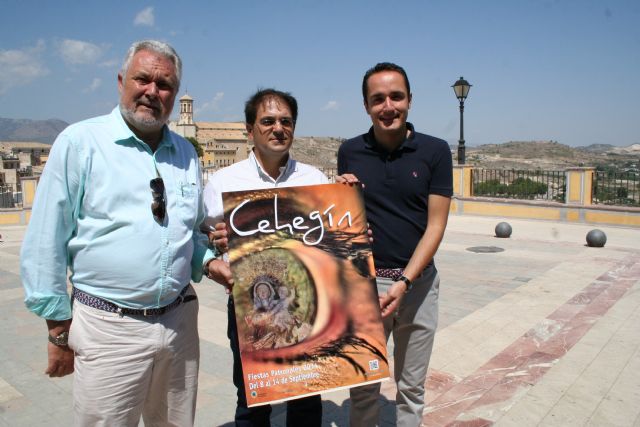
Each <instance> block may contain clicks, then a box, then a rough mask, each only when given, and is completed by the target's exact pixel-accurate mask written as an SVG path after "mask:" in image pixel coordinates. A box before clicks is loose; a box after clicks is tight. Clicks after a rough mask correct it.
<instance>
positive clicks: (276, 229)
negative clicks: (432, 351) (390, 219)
mask: <svg viewBox="0 0 640 427" xmlns="http://www.w3.org/2000/svg"><path fill="white" fill-rule="evenodd" d="M222 198H223V203H224V212H225V221H226V223H227V229H228V230H229V233H230V234H229V262H230V265H231V271H232V272H233V279H234V286H233V298H234V302H235V316H236V322H237V325H238V340H239V342H240V356H241V360H242V371H243V374H244V383H245V392H246V397H247V403H248V406H250V407H251V406H256V405H262V404H267V403H274V402H279V401H285V400H289V399H294V398H299V397H302V396H309V395H314V394H319V393H322V392H325V391H330V390H336V389H340V388H347V387H353V386H356V385H362V384H368V383H373V382H379V381H382V380H384V379H387V378H388V377H389V365H388V360H387V351H386V345H385V338H384V331H383V327H382V320H381V317H380V309H379V305H378V296H377V291H376V286H375V278H374V277H375V276H374V274H375V273H374V271H375V270H374V266H373V258H372V254H371V249H370V246H369V239H368V235H367V220H366V215H365V210H364V200H363V196H362V189H361V188H360V187H358V186H348V185H343V184H326V185H313V186H304V187H287V188H274V189H267V190H253V191H236V192H227V193H223V194H222Z"/></svg>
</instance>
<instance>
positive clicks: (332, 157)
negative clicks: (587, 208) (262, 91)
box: [291, 136, 640, 171]
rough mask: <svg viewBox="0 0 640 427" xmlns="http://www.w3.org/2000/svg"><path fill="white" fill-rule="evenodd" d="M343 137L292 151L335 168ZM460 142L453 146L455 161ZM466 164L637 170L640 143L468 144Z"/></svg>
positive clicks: (302, 142) (303, 143) (298, 144)
mask: <svg viewBox="0 0 640 427" xmlns="http://www.w3.org/2000/svg"><path fill="white" fill-rule="evenodd" d="M342 141H343V139H341V138H327V137H317V136H314V137H304V136H303V137H296V139H295V142H294V143H293V147H292V148H291V153H292V155H293V157H294V158H295V159H297V160H299V161H301V162H304V163H309V164H312V165H314V166H317V167H323V168H335V167H336V160H337V158H336V155H337V152H338V147H339V146H340V143H341V142H342ZM457 150H458V147H457V145H455V146H451V151H452V154H453V156H454V160H453V162H454V164H456V163H457V160H456V156H457V152H458V151H457ZM466 157H467V159H466V160H467V164H469V165H473V166H476V167H480V168H486V169H526V170H535V169H541V170H553V171H563V170H565V169H566V168H569V167H585V166H590V167H597V168H599V169H600V170H606V169H615V170H637V168H638V167H639V166H640V144H633V145H630V146H627V147H618V146H614V145H609V144H597V145H591V146H588V147H570V146H568V145H564V144H560V143H558V142H556V141H509V142H505V143H503V144H485V145H479V146H475V147H469V146H468V147H467V150H466Z"/></svg>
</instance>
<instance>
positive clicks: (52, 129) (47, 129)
mask: <svg viewBox="0 0 640 427" xmlns="http://www.w3.org/2000/svg"><path fill="white" fill-rule="evenodd" d="M67 126H69V124H68V123H67V122H64V121H62V120H58V119H49V120H29V119H4V118H2V117H0V141H29V142H34V141H35V142H43V143H45V144H53V141H54V140H55V139H56V136H58V134H59V133H60V132H61V131H62V130H63V129H64V128H66V127H67Z"/></svg>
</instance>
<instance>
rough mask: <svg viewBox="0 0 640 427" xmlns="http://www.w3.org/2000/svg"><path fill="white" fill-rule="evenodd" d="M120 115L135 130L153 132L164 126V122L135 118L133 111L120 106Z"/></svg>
mask: <svg viewBox="0 0 640 427" xmlns="http://www.w3.org/2000/svg"><path fill="white" fill-rule="evenodd" d="M120 114H122V117H124V119H125V120H126V121H127V122H128V123H129V124H131V126H133V127H134V128H136V129H140V130H141V131H143V132H153V131H156V130H159V129H161V128H162V126H164V122H163V121H161V120H159V119H155V118H143V119H141V118H139V117H136V113H135V111H134V110H130V109H127V108H125V107H124V106H123V105H122V104H120Z"/></svg>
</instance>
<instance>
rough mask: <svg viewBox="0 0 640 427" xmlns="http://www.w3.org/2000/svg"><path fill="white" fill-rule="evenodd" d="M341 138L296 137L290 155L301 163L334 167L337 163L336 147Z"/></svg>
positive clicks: (338, 145) (340, 142) (320, 166)
mask: <svg viewBox="0 0 640 427" xmlns="http://www.w3.org/2000/svg"><path fill="white" fill-rule="evenodd" d="M342 141H344V139H342V138H330V137H318V136H301V137H296V138H295V140H294V141H293V147H292V148H291V155H292V156H293V158H294V159H296V160H299V161H301V162H302V163H308V164H310V165H314V166H316V167H319V168H335V167H337V165H338V147H340V144H342Z"/></svg>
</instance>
